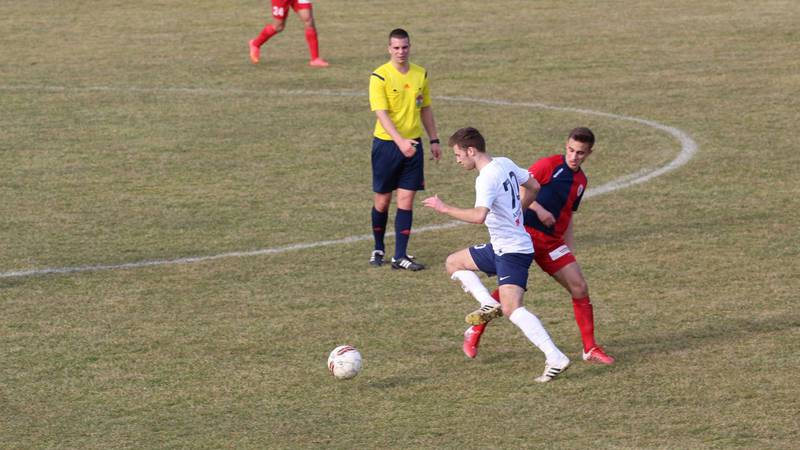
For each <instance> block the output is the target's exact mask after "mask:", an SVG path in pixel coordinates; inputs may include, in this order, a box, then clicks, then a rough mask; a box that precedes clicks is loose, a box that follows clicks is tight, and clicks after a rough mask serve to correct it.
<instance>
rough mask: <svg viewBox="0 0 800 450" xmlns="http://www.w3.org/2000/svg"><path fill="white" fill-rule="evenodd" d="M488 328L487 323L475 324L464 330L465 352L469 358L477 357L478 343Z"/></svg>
mask: <svg viewBox="0 0 800 450" xmlns="http://www.w3.org/2000/svg"><path fill="white" fill-rule="evenodd" d="M485 328H486V324H485V323H484V324H481V325H475V326H472V327H469V328H467V331H465V332H464V347H463V349H464V354H465V355H467V358H470V359H472V358H475V357H476V356H478V344H480V342H481V335H483V330H484V329H485Z"/></svg>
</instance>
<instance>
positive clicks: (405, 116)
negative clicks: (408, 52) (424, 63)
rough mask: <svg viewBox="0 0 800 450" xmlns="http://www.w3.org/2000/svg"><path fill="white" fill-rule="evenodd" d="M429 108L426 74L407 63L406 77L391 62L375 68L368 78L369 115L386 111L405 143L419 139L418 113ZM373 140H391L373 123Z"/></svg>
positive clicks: (419, 119)
mask: <svg viewBox="0 0 800 450" xmlns="http://www.w3.org/2000/svg"><path fill="white" fill-rule="evenodd" d="M430 104H431V94H430V91H429V90H428V73H427V72H425V69H423V68H422V67H420V66H418V65H416V64H413V63H409V69H408V72H407V73H404V74H403V73H400V72H399V71H398V70H397V69H395V68H394V66H393V65H392V63H391V62H387V63H386V64H384V65H382V66H380V67H378V68H377V69H375V71H374V72H372V75H371V76H370V77H369V106H370V108H371V110H372V111H377V110H381V109H382V110H386V111H387V112H388V113H389V117H390V118H391V119H392V122H393V123H394V126H395V127H396V128H397V131H398V132H399V133H400V135H401V136H403V137H404V138H406V139H415V138H418V137H420V136H422V120H421V118H420V114H419V112H420V109H422V108H423V107H426V106H430ZM375 137H377V138H378V139H383V140H387V141H391V140H392V137H391V136H390V135H389V133H387V132H386V130H384V129H383V126H382V125H381V122H380V121H376V122H375Z"/></svg>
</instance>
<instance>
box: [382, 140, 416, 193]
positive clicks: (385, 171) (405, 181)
mask: <svg viewBox="0 0 800 450" xmlns="http://www.w3.org/2000/svg"><path fill="white" fill-rule="evenodd" d="M415 141H418V142H419V144H417V151H416V152H415V153H414V156H412V157H411V158H406V157H405V156H404V155H403V153H402V152H400V149H399V148H398V147H397V144H395V143H394V141H384V140H383V139H378V138H373V139H372V191H373V192H377V193H379V194H386V193H389V192H392V191H394V190H397V188H401V189H407V190H409V191H422V190H424V189H425V175H424V173H423V165H424V162H425V157H424V154H425V152H424V148H423V147H422V141H421V140H420V139H415Z"/></svg>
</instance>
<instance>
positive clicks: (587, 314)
mask: <svg viewBox="0 0 800 450" xmlns="http://www.w3.org/2000/svg"><path fill="white" fill-rule="evenodd" d="M572 309H573V310H574V311H575V322H576V323H577V324H578V328H579V329H580V330H581V339H582V340H583V351H584V352H588V351H589V350H591V349H593V348H594V347H596V346H597V343H596V342H595V341H594V311H593V309H592V301H591V300H589V297H584V298H573V299H572Z"/></svg>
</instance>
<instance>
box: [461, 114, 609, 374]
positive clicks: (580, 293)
mask: <svg viewBox="0 0 800 450" xmlns="http://www.w3.org/2000/svg"><path fill="white" fill-rule="evenodd" d="M594 141H595V138H594V133H592V131H591V130H590V129H588V128H584V127H579V128H575V129H573V130H572V131H571V132H570V134H569V137H568V138H567V144H566V150H565V153H564V154H563V155H553V156H549V157H545V158H542V159H540V160H538V161H536V162H535V163H534V164H533V165H532V166H531V167H530V168H529V169H528V172H529V173H530V174H531V175H532V176H533V177H534V178H536V181H538V182H539V184H540V185H541V189H540V190H539V193H538V194H537V196H536V201H535V202H533V204H532V205H531V207H530V208H529V209H528V210H527V211H525V230H526V231H527V232H528V234H530V236H531V239H532V240H533V248H534V259H535V261H536V263H537V264H538V265H539V267H540V268H541V269H542V270H543V271H545V272H547V273H548V274H549V275H550V276H552V277H553V278H554V279H555V280H556V281H558V282H559V284H561V285H562V286H564V288H565V289H566V290H567V291H568V292H569V293H570V295H571V296H572V307H573V311H574V313H575V322H577V324H578V328H579V329H580V333H581V339H582V340H583V359H584V361H588V362H593V363H598V364H613V363H614V358H613V357H611V356H609V355H607V354H606V353H605V351H604V350H603V348H602V347H600V346H599V345H597V342H595V339H594V311H593V308H592V303H591V300H590V299H589V287H588V285H587V283H586V279H585V278H584V277H583V273H582V272H581V268H580V265H578V261H577V260H575V256H574V255H573V254H572V250H571V249H574V248H575V236H574V234H573V231H572V213H573V212H574V211H577V209H578V206H579V205H580V201H581V199H582V198H583V193H584V192H585V190H586V183H587V180H586V175H585V174H584V173H583V170H582V169H581V164H583V162H584V161H586V158H588V157H589V155H591V154H592V147H593V146H594ZM492 296H493V297H495V298H497V291H495V292H493V293H492ZM486 325H488V324H483V325H475V326H472V327H470V328H468V329H467V331H466V332H465V333H464V353H465V354H466V355H467V356H468V357H470V358H474V357H475V356H476V355H477V354H478V344H479V342H480V338H481V335H482V334H483V331H484V330H485V327H486Z"/></svg>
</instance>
